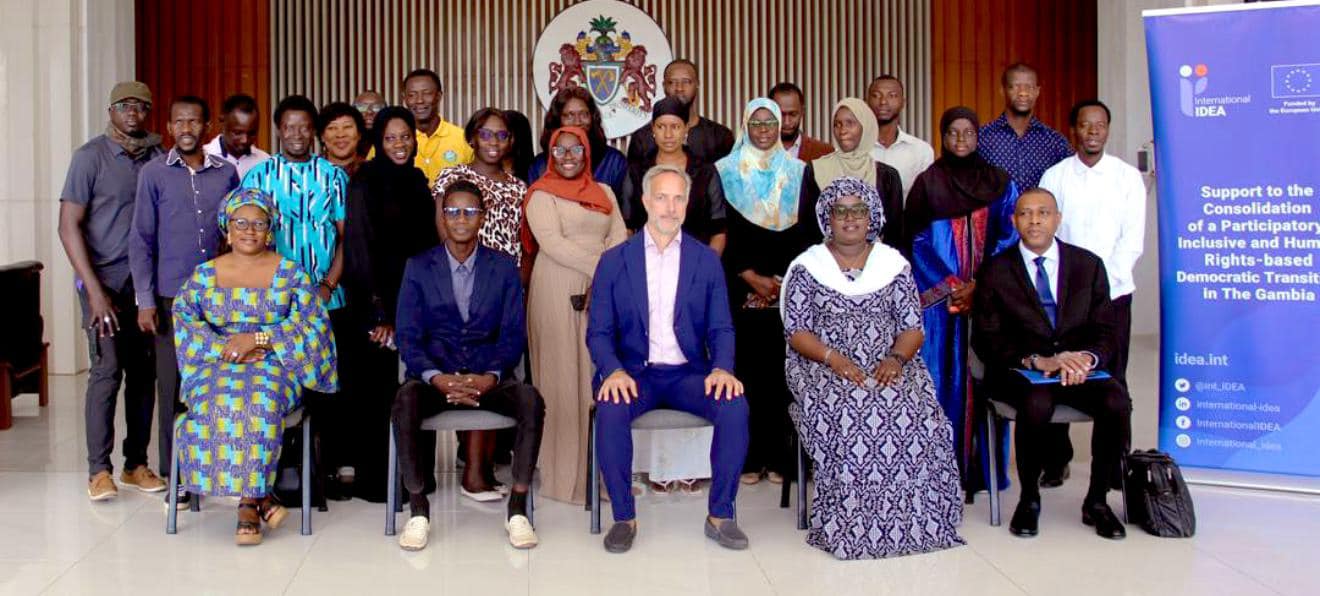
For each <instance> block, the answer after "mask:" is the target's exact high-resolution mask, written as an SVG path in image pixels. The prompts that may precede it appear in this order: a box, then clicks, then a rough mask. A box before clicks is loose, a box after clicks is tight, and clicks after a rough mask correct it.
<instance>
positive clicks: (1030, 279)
mask: <svg viewBox="0 0 1320 596" xmlns="http://www.w3.org/2000/svg"><path fill="white" fill-rule="evenodd" d="M1018 251H1019V252H1021V253H1022V263H1023V264H1024V265H1026V266H1027V283H1029V284H1031V287H1032V289H1035V288H1036V257H1045V275H1046V276H1048V277H1049V278H1050V296H1052V297H1053V298H1054V305H1055V307H1056V308H1057V307H1060V306H1062V303H1061V302H1060V301H1059V243H1058V242H1051V243H1050V247H1049V248H1047V249H1045V254H1040V255H1038V254H1036V253H1034V252H1032V251H1031V249H1030V248H1027V245H1026V244H1023V243H1022V242H1021V241H1018Z"/></svg>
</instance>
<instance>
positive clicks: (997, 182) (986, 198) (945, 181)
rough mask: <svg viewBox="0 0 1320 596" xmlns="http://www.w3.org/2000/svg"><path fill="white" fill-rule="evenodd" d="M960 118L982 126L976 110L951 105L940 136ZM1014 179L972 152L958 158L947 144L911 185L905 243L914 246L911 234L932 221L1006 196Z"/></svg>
mask: <svg viewBox="0 0 1320 596" xmlns="http://www.w3.org/2000/svg"><path fill="white" fill-rule="evenodd" d="M957 120H967V121H968V122H971V123H972V127H973V129H979V128H980V120H979V119H978V118H977V117H976V112H975V111H973V110H972V109H971V108H968V107H965V106H958V107H955V108H949V109H948V110H947V111H945V112H944V115H943V116H941V117H940V135H941V136H943V135H946V134H948V132H949V128H950V127H951V126H953V123H954V122H955V121H957ZM1010 180H1011V178H1009V176H1008V172H1005V171H1004V170H1002V169H999V168H997V167H995V166H993V165H990V162H988V161H986V160H985V158H984V157H981V154H980V152H978V151H972V152H971V153H969V154H967V156H966V157H958V156H957V155H954V153H953V151H952V150H950V149H949V146H948V144H947V143H945V144H944V145H943V147H942V148H941V150H940V158H939V159H937V160H935V163H934V165H932V166H931V167H930V168H928V169H927V170H926V171H925V172H923V173H922V174H921V176H919V177H917V181H916V182H915V183H914V184H913V185H912V190H911V193H910V194H909V195H908V199H907V207H906V209H905V212H904V219H905V220H906V221H905V223H904V226H903V227H904V231H905V232H906V233H907V235H908V237H907V239H906V242H905V243H904V244H905V245H907V246H909V247H910V246H911V240H912V237H913V236H915V235H916V234H917V233H918V232H920V231H922V230H925V229H926V228H928V227H930V224H931V222H933V221H936V220H941V219H952V218H955V217H962V216H964V215H967V214H968V213H972V212H973V211H976V210H977V209H980V208H982V207H985V206H987V205H989V204H990V203H992V202H994V201H995V200H996V199H998V198H1000V197H1002V196H1004V193H1005V192H1006V191H1007V190H1008V184H1009V182H1010Z"/></svg>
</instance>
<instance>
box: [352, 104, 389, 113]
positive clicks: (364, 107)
mask: <svg viewBox="0 0 1320 596" xmlns="http://www.w3.org/2000/svg"><path fill="white" fill-rule="evenodd" d="M353 108H354V109H356V110H357V111H359V112H379V111H381V110H383V109H385V104H383V103H355V104H353Z"/></svg>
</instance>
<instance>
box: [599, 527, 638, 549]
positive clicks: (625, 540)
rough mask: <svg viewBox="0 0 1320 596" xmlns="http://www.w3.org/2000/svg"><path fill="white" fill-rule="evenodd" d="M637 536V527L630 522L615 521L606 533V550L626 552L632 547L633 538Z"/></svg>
mask: <svg viewBox="0 0 1320 596" xmlns="http://www.w3.org/2000/svg"><path fill="white" fill-rule="evenodd" d="M636 537H637V528H635V527H633V525H632V524H631V523H628V522H614V525H613V526H611V527H610V531H609V532H608V533H606V534H605V540H604V542H605V550H607V551H609V552H612V553H626V552H628V550H629V549H631V548H632V544H633V538H636Z"/></svg>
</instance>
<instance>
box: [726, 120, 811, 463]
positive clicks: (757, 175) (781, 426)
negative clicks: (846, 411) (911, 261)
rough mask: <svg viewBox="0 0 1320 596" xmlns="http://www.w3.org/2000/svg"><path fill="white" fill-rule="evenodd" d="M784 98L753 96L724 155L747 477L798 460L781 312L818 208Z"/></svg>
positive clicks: (728, 259) (729, 269) (731, 290)
mask: <svg viewBox="0 0 1320 596" xmlns="http://www.w3.org/2000/svg"><path fill="white" fill-rule="evenodd" d="M782 121H783V118H782V116H781V113H780V111H779V104H776V103H775V102H774V101H772V100H770V99H767V98H764V97H759V98H756V99H753V100H752V101H750V102H748V104H747V109H746V110H745V111H744V112H743V128H742V132H741V134H740V136H739V137H738V140H737V142H736V143H734V146H733V152H731V153H729V155H728V156H727V157H725V158H724V159H721V160H719V161H718V162H716V164H715V167H716V169H717V170H718V171H719V175H720V182H721V183H722V184H723V185H724V199H725V201H727V202H728V204H729V206H730V207H732V209H729V210H728V213H727V220H726V221H727V222H728V230H729V231H728V234H729V245H728V248H726V249H725V251H724V269H725V270H726V271H727V272H728V275H729V302H730V304H729V306H730V307H732V309H733V326H734V329H735V331H736V332H737V346H736V348H735V351H734V354H735V358H736V363H735V365H736V367H737V369H738V371H740V373H741V375H740V377H739V378H741V379H743V381H744V384H745V386H746V389H747V400H748V401H747V405H748V406H749V407H750V408H751V412H750V414H751V419H750V420H749V431H750V434H751V441H750V442H749V444H748V449H747V460H746V463H745V464H744V465H743V475H742V483H743V484H756V483H757V482H760V481H761V478H762V477H763V476H768V477H769V479H770V481H771V482H775V483H778V482H783V472H784V471H785V470H786V469H787V468H788V462H790V461H791V459H790V457H789V455H790V454H789V450H788V438H789V433H791V432H793V431H792V428H791V426H790V422H789V419H788V404H789V402H790V401H791V400H792V396H790V395H789V393H788V387H787V385H785V381H784V367H783V366H782V364H781V363H782V362H783V361H784V349H785V348H784V327H783V324H782V323H781V322H780V320H779V311H778V310H777V307H778V304H779V288H780V281H781V280H782V279H783V276H784V272H785V271H787V270H788V264H789V263H790V262H791V261H792V260H793V258H794V257H796V256H798V254H799V253H801V252H802V250H803V249H805V248H806V247H807V244H808V240H807V231H806V230H805V228H806V227H807V226H814V225H815V222H814V221H813V220H812V217H813V214H811V213H807V212H803V211H802V201H801V198H802V197H801V196H800V195H801V192H802V178H803V170H804V168H805V164H803V163H802V162H801V161H798V160H797V159H794V158H793V156H791V155H789V154H788V152H787V151H785V150H784V144H783V143H782V142H781V141H780V137H779V128H780V123H781V122H782Z"/></svg>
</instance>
